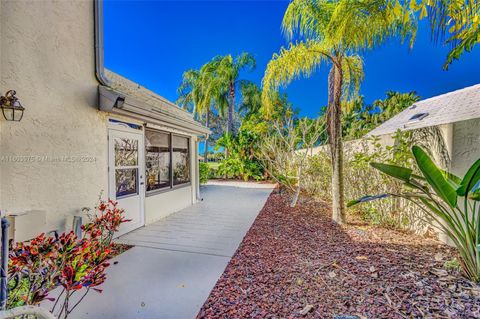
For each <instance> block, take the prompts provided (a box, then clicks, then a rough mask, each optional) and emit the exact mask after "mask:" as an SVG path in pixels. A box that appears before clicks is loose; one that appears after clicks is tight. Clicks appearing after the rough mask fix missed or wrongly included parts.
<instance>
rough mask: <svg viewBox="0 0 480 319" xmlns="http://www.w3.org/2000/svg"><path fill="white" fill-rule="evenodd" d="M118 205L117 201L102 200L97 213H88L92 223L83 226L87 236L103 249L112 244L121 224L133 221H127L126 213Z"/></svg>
mask: <svg viewBox="0 0 480 319" xmlns="http://www.w3.org/2000/svg"><path fill="white" fill-rule="evenodd" d="M117 205H118V202H116V201H113V200H108V201H104V200H102V199H101V198H100V199H99V203H98V205H97V206H96V207H95V212H94V213H93V214H91V213H90V212H88V213H87V215H88V218H89V219H90V222H89V223H88V224H86V225H83V226H82V230H83V231H84V232H85V234H86V236H89V237H90V238H91V239H95V240H96V241H98V242H100V243H101V245H102V247H108V246H109V245H110V244H111V243H112V240H113V236H114V235H115V233H116V232H117V231H118V230H119V229H120V225H121V224H123V223H126V222H129V221H131V220H130V219H125V217H124V215H125V211H124V210H123V209H121V208H119V207H117Z"/></svg>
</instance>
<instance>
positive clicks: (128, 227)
mask: <svg viewBox="0 0 480 319" xmlns="http://www.w3.org/2000/svg"><path fill="white" fill-rule="evenodd" d="M114 126H115V127H112V125H111V126H110V128H109V130H108V186H109V194H108V195H109V198H110V199H112V200H116V201H117V202H118V207H119V208H122V209H124V210H125V218H126V219H131V221H129V222H127V223H123V224H122V225H121V227H120V230H119V231H118V233H117V234H116V237H118V236H121V235H124V234H126V233H128V232H130V231H132V230H134V229H137V228H139V227H142V226H144V225H145V178H144V176H145V148H144V138H145V137H144V132H143V129H142V130H136V129H132V128H129V127H128V126H127V125H122V124H115V125H114ZM117 126H118V127H117Z"/></svg>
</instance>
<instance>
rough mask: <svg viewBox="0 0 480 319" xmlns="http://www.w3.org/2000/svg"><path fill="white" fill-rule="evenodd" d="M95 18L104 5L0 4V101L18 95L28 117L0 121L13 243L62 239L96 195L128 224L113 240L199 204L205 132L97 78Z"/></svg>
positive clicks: (1, 188)
mask: <svg viewBox="0 0 480 319" xmlns="http://www.w3.org/2000/svg"><path fill="white" fill-rule="evenodd" d="M102 11H103V10H102V2H101V1H95V2H94V1H1V2H0V28H1V29H0V39H1V41H2V48H1V52H0V65H1V71H0V73H1V75H0V76H1V81H0V90H1V91H2V92H0V93H1V94H2V95H3V94H4V92H6V91H7V90H11V89H13V90H16V92H17V97H18V99H19V101H20V102H21V104H22V105H23V106H24V107H25V112H24V116H23V118H22V120H21V121H19V122H16V121H15V122H14V121H6V120H5V119H4V118H3V116H2V115H0V117H1V119H0V209H2V210H4V211H7V212H10V213H13V214H22V213H26V215H24V216H27V217H26V218H23V219H22V222H21V223H20V221H19V222H18V223H17V222H16V225H15V229H16V231H17V232H18V233H17V234H16V238H17V239H28V238H31V236H33V235H35V234H38V233H40V232H42V231H50V230H53V229H58V230H65V229H71V221H72V216H74V215H80V214H81V211H82V207H85V206H87V207H93V206H94V205H95V203H96V202H97V200H98V196H99V194H100V192H101V191H102V190H103V192H104V193H103V196H104V198H107V197H109V198H111V199H114V200H117V201H118V202H119V206H120V207H122V208H125V210H126V217H127V218H129V219H132V221H131V222H130V223H127V224H126V226H124V227H123V228H122V229H121V233H125V232H128V231H131V230H133V229H135V228H138V227H141V226H143V225H144V224H148V223H151V222H153V221H155V220H158V219H160V218H162V217H165V216H167V215H169V214H171V213H172V212H175V211H177V210H180V209H182V208H185V207H187V206H189V205H191V204H193V203H195V202H196V201H197V199H198V198H199V182H198V158H197V153H198V150H197V148H198V140H199V138H201V137H202V136H205V135H207V134H208V133H209V130H208V129H207V128H205V127H204V126H202V125H201V124H200V123H198V122H196V121H195V120H194V118H193V116H192V114H190V113H188V112H186V111H184V110H182V109H180V108H179V107H177V106H176V105H175V104H173V103H171V102H169V101H167V100H166V99H164V98H162V97H160V96H158V95H157V94H155V93H153V92H151V91H149V90H147V89H145V88H143V87H141V86H139V85H138V84H135V83H133V82H131V81H129V80H127V79H125V78H123V77H121V76H119V75H117V74H115V73H113V72H109V71H106V70H104V67H103V12H102ZM132 43H133V42H132V41H129V40H128V39H126V42H125V45H132ZM125 63H129V61H128V60H126V61H125ZM25 222H26V223H27V224H28V227H25V225H26V224H25ZM22 223H23V224H22ZM22 229H23V230H22ZM20 232H21V233H20Z"/></svg>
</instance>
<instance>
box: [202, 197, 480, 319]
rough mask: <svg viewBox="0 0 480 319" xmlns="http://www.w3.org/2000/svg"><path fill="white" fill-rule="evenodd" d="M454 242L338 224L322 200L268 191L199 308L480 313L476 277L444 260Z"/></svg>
mask: <svg viewBox="0 0 480 319" xmlns="http://www.w3.org/2000/svg"><path fill="white" fill-rule="evenodd" d="M453 257H454V250H452V249H451V248H449V247H447V246H445V245H442V244H440V243H439V242H437V241H434V240H431V239H425V238H422V237H420V236H416V235H413V234H409V233H403V232H398V231H393V230H387V229H383V228H378V227H376V228H374V227H359V226H353V225H350V226H339V225H337V224H335V223H333V222H332V221H331V217H330V209H329V207H328V206H327V205H325V204H322V203H318V202H306V203H299V204H298V205H297V207H295V208H290V207H289V205H288V202H287V199H285V198H284V197H282V196H281V195H279V194H276V193H275V192H274V193H272V195H270V197H269V199H268V201H267V203H266V204H265V207H264V208H263V209H262V211H261V212H260V214H259V216H258V217H257V219H256V221H255V223H254V224H253V226H252V228H251V229H250V230H249V232H248V233H247V235H246V236H245V238H244V240H243V242H242V244H241V245H240V247H239V249H238V250H237V252H236V253H235V256H234V257H233V258H232V260H231V261H230V263H229V264H228V266H227V268H226V270H225V272H224V273H223V275H222V276H221V278H220V279H219V280H218V282H217V284H216V286H215V287H214V289H213V290H212V292H211V294H210V296H209V298H208V299H207V301H206V302H205V304H204V305H203V308H202V309H201V310H200V312H199V314H198V316H197V318H298V317H305V318H332V317H334V316H337V315H350V316H357V317H358V318H362V319H363V318H479V317H480V312H479V309H480V296H479V287H478V286H476V285H475V284H473V283H471V282H469V281H467V280H465V279H463V278H462V277H461V276H460V275H459V274H458V273H456V272H455V271H451V270H448V271H447V270H446V269H445V268H444V264H445V261H447V260H451V259H452V258H453Z"/></svg>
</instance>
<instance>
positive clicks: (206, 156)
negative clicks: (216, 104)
mask: <svg viewBox="0 0 480 319" xmlns="http://www.w3.org/2000/svg"><path fill="white" fill-rule="evenodd" d="M206 116H207V118H206V119H205V126H206V127H210V110H207V114H206ZM203 161H204V162H205V163H208V136H206V137H205V150H204V151H203Z"/></svg>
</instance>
